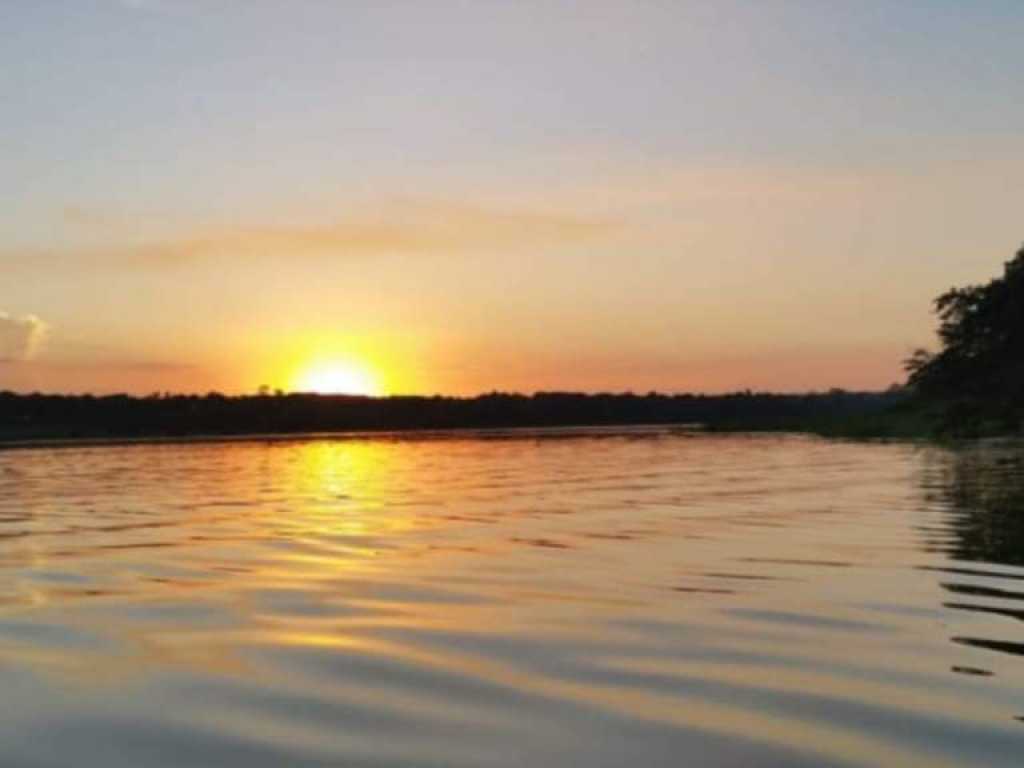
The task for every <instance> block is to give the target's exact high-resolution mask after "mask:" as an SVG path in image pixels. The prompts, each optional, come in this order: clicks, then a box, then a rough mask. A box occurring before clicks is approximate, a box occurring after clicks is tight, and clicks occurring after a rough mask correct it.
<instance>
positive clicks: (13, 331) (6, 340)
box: [0, 312, 47, 361]
mask: <svg viewBox="0 0 1024 768" xmlns="http://www.w3.org/2000/svg"><path fill="white" fill-rule="evenodd" d="M46 329H47V326H46V323H44V322H43V321H42V320H40V319H39V318H38V317H36V316H35V315H25V316H24V317H13V316H11V315H8V314H7V313H6V312H0V361H11V360H31V359H32V358H33V357H34V356H35V354H36V352H38V351H39V347H40V346H41V345H42V343H43V338H44V337H45V336H46Z"/></svg>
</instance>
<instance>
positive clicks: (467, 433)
mask: <svg viewBox="0 0 1024 768" xmlns="http://www.w3.org/2000/svg"><path fill="white" fill-rule="evenodd" d="M661 434H666V435H668V434H711V433H710V432H709V431H708V430H707V429H706V428H705V427H704V426H703V425H701V424H617V425H616V424H602V425H576V426H563V427H529V426H524V427H452V428H450V429H388V430H383V429H382V430H373V429H364V430H343V431H326V432H276V433H275V432H268V433H237V434H194V435H140V436H135V437H70V438H40V439H28V440H8V439H6V438H3V437H0V453H2V452H3V451H13V450H32V449H44V448H45V449H49V448H103V447H118V446H133V445H182V444H185V445H187V444H192V443H195V444H202V445H205V444H210V445H216V444H221V443H290V442H317V441H347V440H366V439H373V440H388V439H393V440H422V441H427V440H445V439H450V438H463V437H465V438H474V439H480V440H504V439H510V440H516V439H528V438H535V439H572V438H585V437H616V436H620V435H661Z"/></svg>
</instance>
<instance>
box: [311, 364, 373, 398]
mask: <svg viewBox="0 0 1024 768" xmlns="http://www.w3.org/2000/svg"><path fill="white" fill-rule="evenodd" d="M295 389H296V390H297V391H299V392H314V393H317V394H321V395H378V394H380V387H379V384H378V381H377V377H376V376H375V375H374V374H373V372H371V371H370V370H368V369H367V368H365V367H364V366H361V365H359V364H357V363H351V362H347V361H332V362H324V363H317V364H315V365H313V366H310V367H309V368H307V369H306V370H304V371H303V372H301V373H300V374H299V376H298V377H297V378H296V380H295Z"/></svg>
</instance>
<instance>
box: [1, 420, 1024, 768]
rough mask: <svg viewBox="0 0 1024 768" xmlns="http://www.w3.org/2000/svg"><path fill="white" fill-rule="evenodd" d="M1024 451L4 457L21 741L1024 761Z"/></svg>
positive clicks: (691, 438)
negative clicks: (1023, 620) (1023, 621)
mask: <svg viewBox="0 0 1024 768" xmlns="http://www.w3.org/2000/svg"><path fill="white" fill-rule="evenodd" d="M1022 619H1024V447H1022V446H1021V444H1019V443H1017V444H1015V443H1005V442H1004V443H996V442H993V443H984V444H974V445H971V446H965V447H960V448H944V447H936V446H915V445H906V444H903V445H897V444H864V443H861V444H858V443H844V442H829V441H825V440H819V439H813V438H805V437H778V436H774V437H745V436H723V437H718V436H707V435H693V434H686V433H673V432H670V431H653V432H651V431H637V432H622V433H618V434H614V435H602V434H584V435H578V434H577V435H575V436H572V437H558V436H556V435H553V434H551V433H547V434H545V435H530V434H519V435H517V436H515V437H512V438H505V439H484V438H483V437H481V436H449V437H447V438H443V439H442V438H436V437H435V438H432V439H407V440H406V439H395V438H389V439H381V438H366V439H357V440H310V441H296V442H273V443H261V442H245V443H225V444H201V443H197V444H177V445H148V446H139V445H136V446H120V447H119V446H101V447H88V448H63V449H59V450H54V449H34V450H18V451H8V452H0V765H2V766H4V768H21V767H25V768H29V767H32V768H36V767H41V766H76V768H92V767H94V766H95V767H98V766H104V767H105V766H117V767H119V766H124V767H125V768H129V767H130V768H144V767H147V766H168V767H171V766H173V767H174V768H178V767H179V766H246V768H249V767H258V766H274V767H275V768H277V767H278V766H520V765H544V766H568V765H578V766H618V765H627V764H628V765H637V766H670V765H671V766H676V765H729V766H749V765H764V766H792V765H808V766H810V765H833V764H834V765H928V766H934V765H972V766H973V765H1005V766H1018V765H1020V764H1021V762H1022V759H1024V758H1022V756H1024V623H1022Z"/></svg>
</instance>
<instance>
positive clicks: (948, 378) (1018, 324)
mask: <svg viewBox="0 0 1024 768" xmlns="http://www.w3.org/2000/svg"><path fill="white" fill-rule="evenodd" d="M935 311H936V314H938V316H939V339H940V341H941V343H942V348H941V349H940V350H939V351H938V352H937V353H935V354H932V353H930V352H928V351H926V350H920V349H919V350H917V351H916V352H915V353H914V355H913V356H912V357H911V358H910V359H909V360H908V361H907V364H906V365H907V370H908V372H909V374H910V378H909V382H908V383H909V384H910V386H911V388H912V389H913V391H914V393H915V394H916V396H917V399H918V401H919V402H920V403H921V404H922V406H923V407H930V408H931V410H932V411H933V413H934V414H935V415H936V417H937V419H938V427H939V429H940V430H941V431H944V432H949V433H954V434H996V433H1012V432H1016V431H1018V430H1021V428H1022V427H1024V423H1022V421H1024V248H1021V250H1019V251H1018V252H1017V254H1016V256H1015V257H1014V258H1013V259H1011V260H1010V261H1008V262H1006V265H1005V268H1004V271H1003V275H1002V277H997V278H995V279H993V280H990V281H989V282H988V283H986V284H984V285H969V286H966V287H964V288H952V289H950V290H949V291H946V293H944V294H942V295H941V296H939V297H938V298H937V299H936V300H935Z"/></svg>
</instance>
